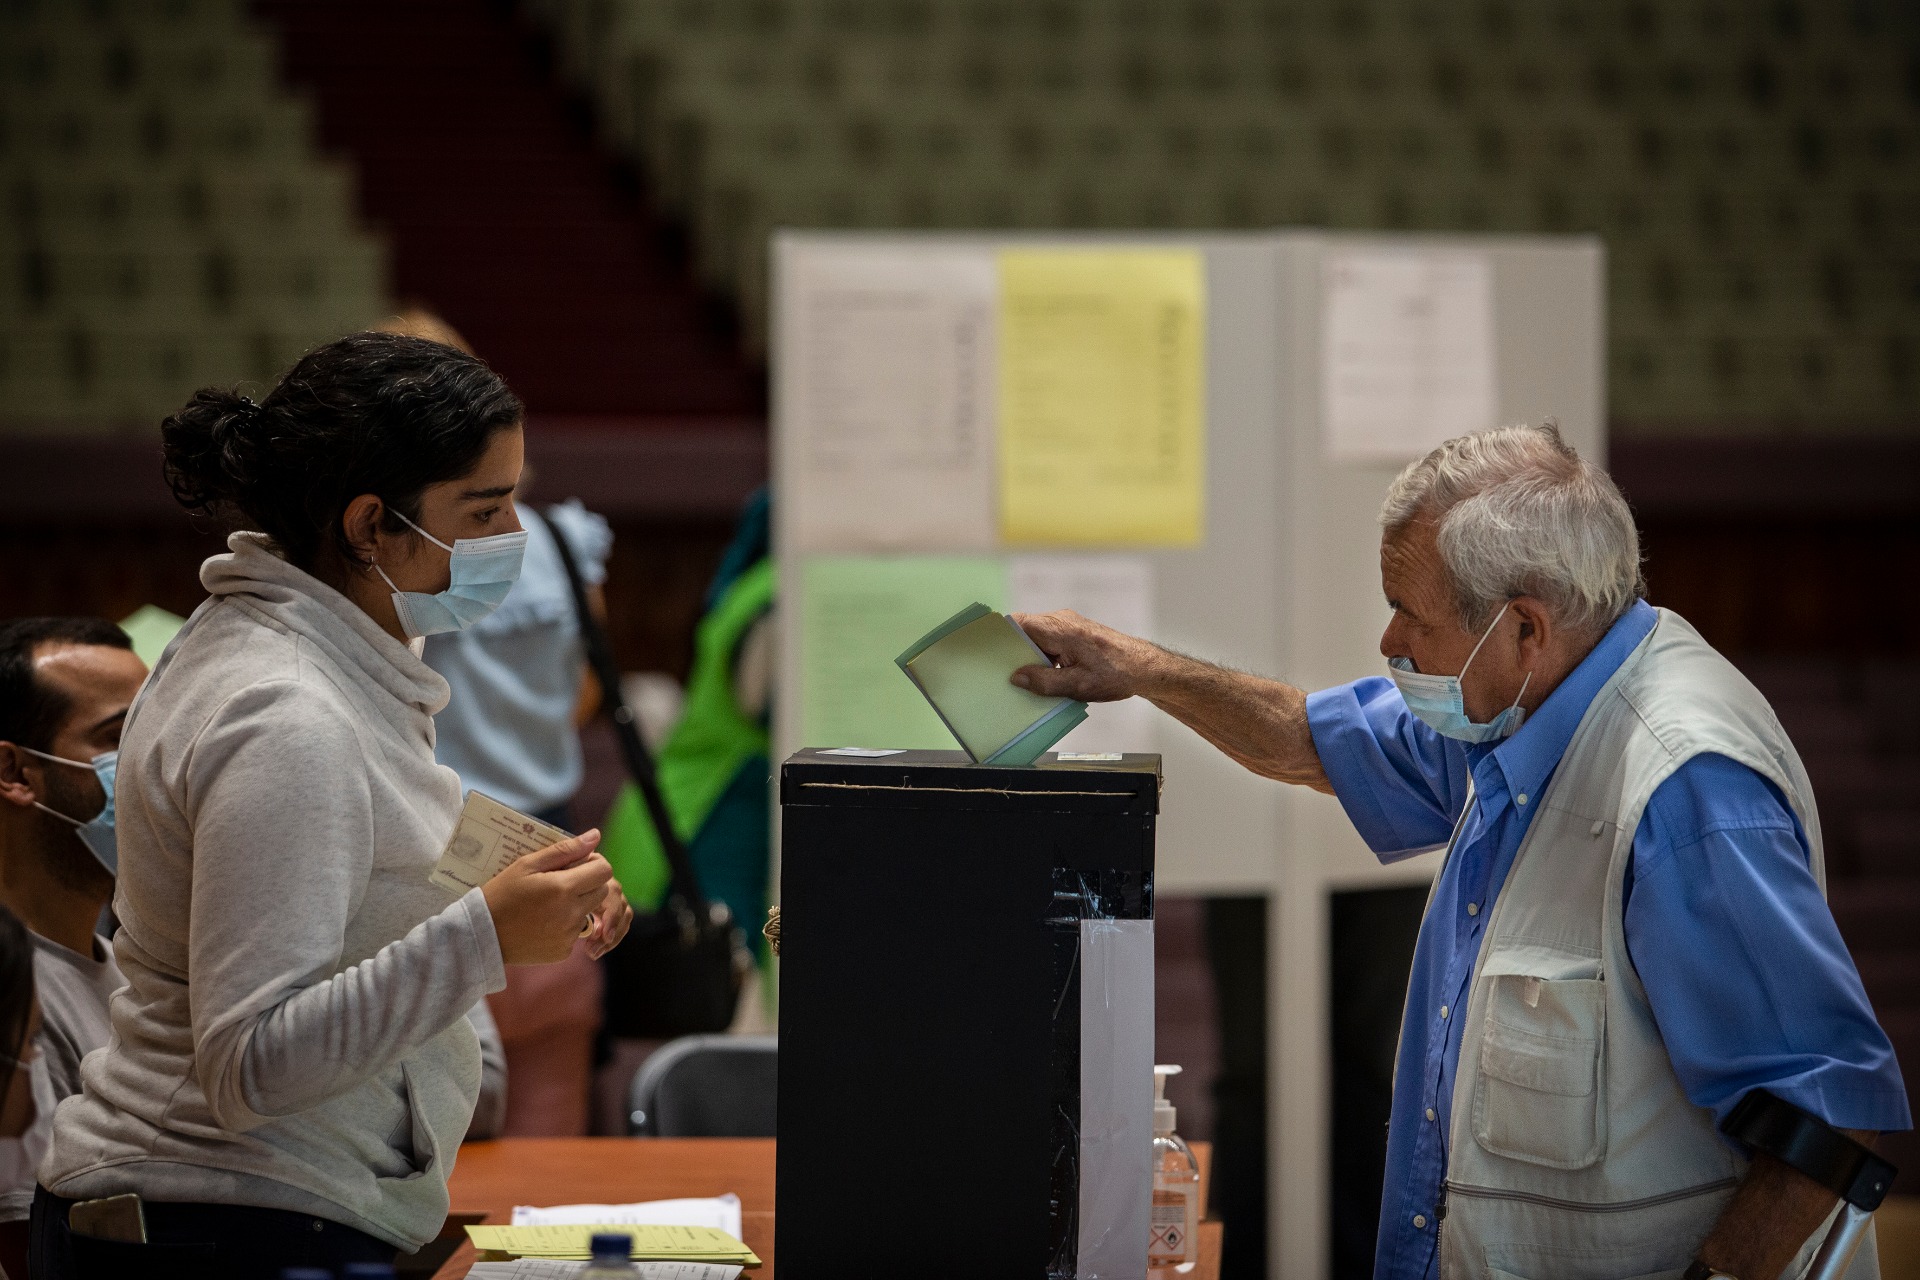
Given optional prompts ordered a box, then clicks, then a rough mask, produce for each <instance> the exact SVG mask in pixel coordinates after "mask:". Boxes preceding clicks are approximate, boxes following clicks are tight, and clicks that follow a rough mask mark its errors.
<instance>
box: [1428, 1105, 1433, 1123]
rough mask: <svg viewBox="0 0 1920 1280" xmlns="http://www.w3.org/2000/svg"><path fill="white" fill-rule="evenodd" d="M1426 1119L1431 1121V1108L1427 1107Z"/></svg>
mask: <svg viewBox="0 0 1920 1280" xmlns="http://www.w3.org/2000/svg"><path fill="white" fill-rule="evenodd" d="M1427 1119H1428V1120H1432V1119H1433V1108H1432V1107H1428V1108H1427Z"/></svg>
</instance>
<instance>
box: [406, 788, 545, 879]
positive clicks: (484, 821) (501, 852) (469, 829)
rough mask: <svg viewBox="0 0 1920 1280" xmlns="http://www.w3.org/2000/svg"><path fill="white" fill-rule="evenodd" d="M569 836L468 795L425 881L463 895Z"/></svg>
mask: <svg viewBox="0 0 1920 1280" xmlns="http://www.w3.org/2000/svg"><path fill="white" fill-rule="evenodd" d="M571 834H572V833H571V832H567V831H562V830H561V829H560V828H558V827H554V826H548V825H547V824H546V823H544V822H537V821H535V820H534V819H532V818H529V817H528V816H527V815H526V814H524V813H521V812H520V811H519V810H518V809H509V808H508V807H507V806H506V805H504V804H501V803H500V802H499V801H498V800H495V799H494V798H493V797H492V796H488V795H482V794H481V793H480V792H478V791H469V792H467V802H466V804H464V805H462V806H461V808H460V821H459V823H458V824H456V825H455V826H454V828H453V835H452V837H451V838H450V839H448V841H447V847H446V849H445V850H444V851H442V853H441V854H440V861H439V862H437V863H435V864H434V867H433V874H432V875H430V876H428V877H427V878H428V879H429V880H431V881H433V883H435V884H437V885H439V886H440V887H441V888H442V889H445V890H447V891H448V892H450V893H465V892H467V890H469V889H477V888H479V887H480V886H481V885H483V884H485V883H486V882H487V881H489V880H491V879H493V878H494V877H495V876H497V875H499V874H500V873H501V872H502V871H504V870H506V869H507V867H508V866H509V865H510V864H511V863H512V862H513V860H514V859H516V858H519V857H522V856H524V855H525V854H529V853H532V852H534V851H535V850H537V849H544V848H546V847H547V846H548V845H551V844H558V843H559V842H560V841H562V840H565V839H566V838H567V837H568V836H569V835H571Z"/></svg>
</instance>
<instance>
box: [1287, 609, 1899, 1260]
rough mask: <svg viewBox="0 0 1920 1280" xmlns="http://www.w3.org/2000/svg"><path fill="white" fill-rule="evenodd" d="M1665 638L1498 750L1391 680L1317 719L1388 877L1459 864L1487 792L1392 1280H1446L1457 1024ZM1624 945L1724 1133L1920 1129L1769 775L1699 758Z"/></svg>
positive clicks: (1448, 963) (1436, 962)
mask: <svg viewBox="0 0 1920 1280" xmlns="http://www.w3.org/2000/svg"><path fill="white" fill-rule="evenodd" d="M1656 616H1657V615H1656V614H1655V612H1654V610H1653V609H1652V608H1650V607H1649V606H1647V605H1646V604H1644V603H1638V604H1635V605H1634V606H1633V608H1631V609H1630V610H1628V611H1627V613H1626V614H1625V616H1623V617H1622V618H1621V619H1620V620H1619V621H1618V622H1616V623H1615V624H1614V625H1613V627H1612V628H1611V629H1610V630H1609V631H1608V632H1607V634H1606V636H1605V637H1603V638H1602V639H1601V641H1600V643H1599V644H1598V645H1596V646H1595V647H1594V649H1593V652H1591V653H1589V654H1588V655H1587V657H1586V658H1585V659H1584V660H1583V661H1582V662H1581V663H1580V665H1579V666H1577V667H1575V668H1574V670H1573V671H1572V673H1570V674H1569V675H1568V676H1567V678H1566V679H1565V680H1564V681H1562V682H1561V684H1560V686H1559V687H1558V688H1556V689H1555V690H1554V691H1553V693H1552V694H1551V695H1550V696H1549V697H1548V698H1547V700H1546V701H1545V702H1544V703H1542V704H1541V706H1540V709H1539V710H1538V711H1536V712H1535V713H1534V714H1533V715H1532V716H1530V717H1528V719H1527V721H1526V723H1525V724H1523V725H1522V726H1521V727H1520V729H1519V731H1518V732H1516V733H1515V734H1514V735H1513V736H1512V737H1510V738H1507V739H1506V740H1505V741H1502V742H1499V743H1491V744H1482V745H1471V746H1470V745H1467V744H1465V743H1461V742H1457V741H1454V740H1452V739H1449V738H1443V737H1441V736H1440V735H1439V734H1437V733H1435V732H1434V731H1433V730H1432V729H1430V728H1428V727H1427V726H1426V724H1424V723H1423V722H1421V721H1420V720H1418V719H1416V718H1415V717H1414V716H1413V715H1412V714H1411V713H1410V712H1408V710H1407V707H1406V703H1405V702H1403V701H1402V700H1401V698H1400V694H1399V691H1398V690H1396V689H1395V688H1394V687H1393V684H1392V682H1391V681H1389V680H1386V679H1384V678H1381V677H1370V678H1368V679H1365V680H1357V681H1355V682H1354V683H1352V684H1349V685H1341V686H1339V687H1337V688H1333V689H1324V690H1321V691H1320V692H1318V693H1315V694H1311V695H1309V696H1308V698H1307V721H1308V725H1309V727H1310V728H1311V730H1312V733H1313V740H1314V745H1315V747H1316V748H1318V750H1319V753H1320V761H1321V763H1322V765H1323V766H1324V767H1325V768H1326V771H1327V777H1328V778H1329V780H1331V782H1332V783H1333V789H1334V794H1335V795H1337V796H1338V797H1339V798H1340V803H1341V804H1342V806H1344V807H1345V809H1346V812H1347V817H1348V818H1349V819H1350V820H1351V821H1352V822H1353V824H1354V826H1355V827H1357V828H1358V829H1359V831H1360V834H1361V836H1362V837H1363V838H1365V840H1366V841H1367V844H1368V846H1369V847H1371V848H1372V849H1373V851H1374V852H1375V853H1376V854H1378V855H1379V856H1380V858H1381V860H1382V861H1394V860H1396V859H1399V858H1402V857H1407V856H1410V855H1412V854H1415V853H1419V852H1422V851H1425V850H1428V849H1432V848H1434V847H1435V846H1437V845H1441V844H1444V843H1445V842H1446V840H1447V837H1448V836H1449V835H1450V834H1451V833H1452V830H1453V827H1454V824H1455V822H1456V821H1457V820H1458V819H1459V817H1460V814H1461V809H1462V808H1463V806H1464V805H1465V803H1466V797H1467V783H1468V778H1469V776H1471V778H1472V781H1473V788H1474V807H1473V811H1472V812H1471V813H1469V814H1467V817H1466V821H1465V823H1464V824H1462V826H1461V829H1460V838H1459V841H1458V842H1457V843H1456V845H1455V846H1454V852H1453V855H1452V857H1450V858H1449V859H1448V860H1447V862H1446V865H1445V866H1444V867H1443V868H1442V869H1441V872H1440V881H1439V884H1438V886H1437V887H1436V889H1435V892H1434V897H1433V901H1432V904H1431V905H1430V906H1429V908H1428V910H1427V914H1426V917H1425V919H1424V920H1423V921H1422V922H1421V925H1420V937H1419V941H1418V942H1417V944H1416V945H1415V948H1414V957H1413V973H1412V976H1411V977H1410V979H1409V987H1408V995H1407V1007H1406V1015H1405V1017H1404V1019H1403V1022H1402V1025H1401V1040H1400V1059H1399V1070H1398V1072H1397V1074H1396V1075H1395V1077H1394V1082H1393V1117H1392V1120H1391V1122H1390V1124H1389V1125H1388V1128H1387V1178H1386V1186H1385V1188H1384V1190H1383V1194H1382V1197H1381V1205H1380V1235H1379V1239H1378V1242H1377V1244H1376V1246H1375V1252H1374V1276H1375V1280H1416V1278H1419V1277H1426V1276H1432V1275H1436V1274H1438V1270H1439V1260H1438V1258H1437V1257H1436V1256H1435V1249H1434V1246H1435V1243H1436V1240H1437V1235H1436V1225H1437V1217H1438V1215H1437V1214H1436V1212H1435V1210H1436V1208H1437V1206H1439V1204H1440V1203H1441V1201H1440V1190H1441V1184H1442V1183H1443V1182H1444V1181H1445V1179H1446V1170H1447V1121H1448V1118H1449V1116H1450V1115H1451V1112H1452V1107H1453V1082H1454V1074H1455V1068H1456V1066H1457V1064H1458V1062H1459V1058H1460V1039H1461V1028H1460V1018H1459V1017H1458V1016H1456V1011H1464V1007H1465V1005H1466V1001H1467V994H1468V984H1469V982H1470V981H1471V979H1472V974H1473V965H1474V961H1475V959H1476V958H1477V956H1478V955H1479V951H1480V940H1481V930H1482V929H1483V927H1484V926H1485V923H1486V920H1487V917H1488V913H1489V912H1490V911H1491V909H1492V907H1493V904H1494V901H1495V899H1496V898H1497V897H1498V896H1499V893H1500V887H1501V885H1502V884H1503V883H1504V882H1505V881H1506V877H1507V872H1508V870H1509V869H1510V868H1511V867H1512V866H1513V859H1514V855H1515V853H1517V852H1518V850H1519V848H1520V842H1521V840H1522V839H1523V838H1524V837H1525V836H1526V833H1527V826H1528V824H1529V823H1530V822H1531V821H1532V819H1533V812H1534V810H1535V809H1536V808H1537V807H1538V802H1539V798H1540V796H1541V795H1543V794H1544V793H1545V791H1546V789H1547V784H1548V783H1549V782H1550V781H1551V780H1552V778H1553V772H1554V769H1555V768H1556V767H1557V766H1558V765H1559V763H1560V757H1561V756H1562V755H1563V754H1564V753H1565V752H1566V749H1567V744H1568V742H1570V741H1571V740H1572V738H1573V732H1574V729H1575V728H1576V727H1577V726H1578V725H1579V723H1580V719H1581V717H1582V716H1584V715H1585V714H1586V710H1587V707H1588V705H1589V704H1590V703H1591V702H1592V701H1593V698H1594V695H1595V694H1597V693H1598V692H1599V691H1600V688H1601V686H1602V685H1604V684H1605V683H1606V682H1607V680H1608V679H1609V678H1610V677H1611V676H1612V675H1613V673H1614V672H1615V671H1616V670H1618V669H1619V667H1620V664H1621V663H1622V662H1623V661H1624V660H1625V659H1626V657H1627V655H1628V654H1629V653H1631V652H1632V651H1633V649H1634V647H1635V646H1636V645H1638V644H1639V643H1640V641H1641V640H1643V639H1645V638H1646V636H1647V634H1648V632H1650V631H1651V630H1652V629H1653V625H1654V621H1655V618H1656ZM1625 925H1626V941H1627V952H1628V955H1629V957H1630V958H1631V959H1632V961H1633V965H1634V969H1635V971H1636V972H1637V973H1638V975H1639V977H1640V981H1641V985H1642V986H1644V987H1645V989H1646V992H1647V999H1648V1002H1649V1003H1650V1004H1651V1006H1652V1009H1653V1015H1654V1020H1655V1022H1656V1023H1657V1024H1658V1026H1659V1028H1660V1035H1661V1038H1662V1040H1664V1041H1665V1042H1666V1046H1667V1052H1668V1054H1669V1056H1670V1057H1671V1059H1672V1061H1673V1067H1674V1071H1675V1073H1676V1074H1677V1075H1678V1077H1679V1080H1680V1084H1681V1087H1682V1088H1683V1089H1685V1090H1686V1094H1687V1097H1688V1098H1689V1099H1691V1100H1692V1101H1693V1102H1694V1104H1695V1105H1697V1106H1701V1107H1706V1108H1709V1109H1710V1110H1712V1111H1713V1113H1714V1115H1715V1118H1716V1119H1720V1118H1724V1117H1725V1115H1726V1114H1727V1112H1729V1111H1731V1110H1732V1109H1733V1106H1734V1104H1735V1103H1737V1102H1738V1101H1739V1100H1740V1098H1741V1097H1742V1096H1744V1095H1745V1094H1746V1093H1747V1092H1748V1091H1749V1090H1752V1089H1755V1088H1760V1087H1765V1088H1768V1089H1771V1090H1772V1091H1773V1092H1774V1093H1776V1094H1779V1095H1780V1096H1781V1097H1783V1098H1786V1099H1788V1100H1790V1101H1792V1102H1795V1103H1798V1104H1799V1105H1800V1106H1803V1107H1805V1108H1806V1109H1807V1110H1809V1111H1812V1112H1814V1113H1815V1114H1816V1115H1819V1116H1821V1117H1822V1118H1824V1119H1825V1120H1827V1121H1828V1122H1829V1123H1830V1124H1835V1125H1840V1126H1843V1127H1846V1128H1853V1129H1879V1130H1888V1129H1905V1128H1909V1127H1911V1125H1912V1120H1911V1118H1910V1117H1909V1114H1908V1110H1907V1095H1906V1089H1905V1087H1904V1085H1903V1084H1902V1083H1901V1079H1900V1070H1899V1067H1898V1066H1897V1065H1896V1063H1895V1062H1894V1057H1893V1047H1892V1045H1891V1044H1890V1043H1889V1042H1888V1040H1887V1037H1886V1034H1885V1032H1883V1031H1882V1030H1881V1029H1880V1025H1879V1023H1878V1022H1877V1021H1875V1019H1874V1016H1873V1010H1872V1008H1871V1007H1870V1006H1869V1005H1868V1003H1867V997H1866V992H1865V991H1864V990H1863V989H1862V988H1861V985H1860V976H1859V974H1858V973H1857V972H1856V971H1855V969H1854V966H1853V961H1852V958H1851V957H1850V956H1849V955H1848V954H1847V949H1846V945H1845V944H1844V943H1843V942H1842V941H1841V940H1840V934H1839V931H1838V930H1837V929H1836V928H1835V927H1834V923H1833V915H1832V913H1831V912H1830V911H1828V909H1827V904H1826V900H1825V899H1824V898H1823V897H1822V896H1821V893H1820V889H1819V886H1818V885H1817V884H1816V883H1815V882H1814V879H1813V874H1812V871H1811V869H1810V868H1809V865H1808V847H1807V841H1806V836H1805V834H1804V832H1802V830H1801V828H1800V823H1799V821H1798V820H1797V819H1796V818H1795V817H1794V815H1793V811H1792V810H1791V808H1789V807H1788V805H1787V803H1786V800H1785V798H1784V797H1783V796H1781V794H1780V793H1779V791H1777V790H1776V789H1775V788H1774V787H1773V785H1772V784H1771V783H1769V782H1768V781H1767V780H1766V779H1764V778H1762V777H1761V776H1760V775H1759V774H1757V773H1755V772H1754V771H1753V770H1751V769H1749V768H1747V767H1746V766H1745V765H1741V764H1737V763H1735V762H1734V761H1732V760H1729V759H1727V758H1726V757H1724V756H1700V757H1696V758H1694V759H1693V760H1691V761H1688V762H1687V763H1686V764H1685V765H1682V766H1681V767H1680V768H1679V769H1678V770H1676V771H1675V772H1674V774H1673V775H1672V776H1671V777H1669V778H1668V779H1667V781H1666V782H1664V783H1662V784H1661V785H1660V787H1659V788H1658V789H1657V790H1656V791H1655V792H1654V794H1653V797H1652V799H1651V800H1650V801H1649V802H1648V805H1647V811H1646V815H1645V816H1644V817H1643V818H1642V820H1641V823H1640V827H1639V830H1638V831H1636V832H1635V833H1634V839H1633V864H1632V866H1631V867H1630V869H1629V873H1628V876H1627V882H1626V917H1625Z"/></svg>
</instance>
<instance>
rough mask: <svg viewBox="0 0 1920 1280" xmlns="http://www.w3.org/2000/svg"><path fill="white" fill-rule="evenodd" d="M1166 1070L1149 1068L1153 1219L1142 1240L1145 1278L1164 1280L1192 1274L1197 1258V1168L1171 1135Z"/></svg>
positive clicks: (1169, 1072) (1171, 1070) (1171, 1072)
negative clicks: (1151, 1087) (1145, 1251)
mask: <svg viewBox="0 0 1920 1280" xmlns="http://www.w3.org/2000/svg"><path fill="white" fill-rule="evenodd" d="M1179 1074H1180V1068H1178V1067H1172V1066H1164V1067H1155V1068H1154V1069H1153V1219H1152V1224H1153V1225H1152V1229H1151V1232H1150V1234H1149V1235H1148V1237H1147V1275H1148V1276H1150V1277H1152V1278H1153V1280H1168V1278H1170V1277H1173V1276H1183V1275H1186V1274H1187V1273H1188V1272H1190V1271H1192V1270H1193V1268H1194V1265H1195V1264H1196V1263H1197V1262H1199V1260H1200V1242H1199V1229H1200V1221H1199V1219H1200V1166H1199V1165H1198V1164H1196V1163H1195V1162H1194V1159H1193V1150H1192V1148H1190V1147H1188V1146H1187V1144H1186V1141H1185V1140H1184V1139H1183V1138H1181V1137H1180V1135H1179V1134H1177V1133H1175V1132H1174V1131H1173V1104H1172V1103H1171V1102H1168V1101H1167V1077H1168V1076H1175V1075H1179Z"/></svg>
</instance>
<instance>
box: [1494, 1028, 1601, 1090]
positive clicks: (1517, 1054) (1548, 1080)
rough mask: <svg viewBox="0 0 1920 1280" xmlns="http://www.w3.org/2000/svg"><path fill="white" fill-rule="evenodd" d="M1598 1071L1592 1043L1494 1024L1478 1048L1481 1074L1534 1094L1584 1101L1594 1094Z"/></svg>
mask: <svg viewBox="0 0 1920 1280" xmlns="http://www.w3.org/2000/svg"><path fill="white" fill-rule="evenodd" d="M1598 1069H1599V1062H1598V1058H1597V1055H1596V1054H1595V1053H1594V1045H1593V1044H1592V1043H1591V1042H1588V1043H1582V1042H1580V1041H1577V1040H1560V1039H1557V1038H1555V1037H1553V1036H1537V1035H1533V1034H1531V1033H1529V1032H1525V1031H1517V1030H1515V1029H1514V1028H1512V1027H1503V1026H1501V1025H1500V1024H1499V1023H1497V1022H1496V1023H1493V1024H1491V1025H1489V1026H1488V1027H1487V1038H1486V1039H1485V1040H1484V1041H1482V1042H1481V1044H1480V1070H1481V1072H1482V1073H1483V1074H1485V1075H1488V1076H1491V1077H1493V1078H1494V1079H1495V1080H1504V1081H1505V1082H1506V1083H1508V1084H1517V1085H1519V1086H1520V1087H1521V1088H1522V1089H1532V1090H1534V1091H1535V1092H1537V1093H1553V1094H1558V1095H1560V1096H1562V1097H1567V1098H1584V1097H1586V1096H1587V1095H1588V1094H1590V1093H1592V1092H1593V1085H1594V1077H1595V1076H1596V1074H1597V1073H1598Z"/></svg>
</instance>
